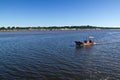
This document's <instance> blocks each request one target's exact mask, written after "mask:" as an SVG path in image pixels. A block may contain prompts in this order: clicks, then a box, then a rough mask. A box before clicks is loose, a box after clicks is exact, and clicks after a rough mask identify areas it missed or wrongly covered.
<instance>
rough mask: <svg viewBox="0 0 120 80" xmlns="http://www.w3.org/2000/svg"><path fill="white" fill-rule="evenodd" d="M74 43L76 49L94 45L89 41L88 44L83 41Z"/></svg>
mask: <svg viewBox="0 0 120 80" xmlns="http://www.w3.org/2000/svg"><path fill="white" fill-rule="evenodd" d="M75 43H76V46H77V47H84V46H90V45H94V44H96V43H95V42H91V41H89V42H86V41H84V42H81V41H75Z"/></svg>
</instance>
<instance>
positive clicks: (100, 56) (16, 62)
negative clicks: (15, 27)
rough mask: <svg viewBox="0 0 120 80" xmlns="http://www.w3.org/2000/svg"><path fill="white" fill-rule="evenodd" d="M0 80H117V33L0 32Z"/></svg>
mask: <svg viewBox="0 0 120 80" xmlns="http://www.w3.org/2000/svg"><path fill="white" fill-rule="evenodd" d="M89 35H91V36H94V37H95V38H94V41H96V42H98V43H100V44H97V45H94V46H90V47H84V48H76V47H75V44H74V41H75V40H81V41H83V40H84V39H86V38H87V36H89ZM0 80H120V30H86V31H84V30H82V31H79V30H78V31H18V32H0Z"/></svg>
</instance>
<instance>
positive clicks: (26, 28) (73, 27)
mask: <svg viewBox="0 0 120 80" xmlns="http://www.w3.org/2000/svg"><path fill="white" fill-rule="evenodd" d="M33 29H34V30H60V29H62V30H64V29H75V30H78V29H120V28H118V27H116V28H113V27H96V26H89V25H87V26H59V27H58V26H50V27H40V26H37V27H15V26H12V27H10V26H9V27H0V30H33Z"/></svg>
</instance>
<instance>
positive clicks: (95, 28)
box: [0, 27, 120, 32]
mask: <svg viewBox="0 0 120 80" xmlns="http://www.w3.org/2000/svg"><path fill="white" fill-rule="evenodd" d="M34 30H38V31H56V30H61V31H63V30H66V31H67V30H120V28H109V27H107V28H106V27H90V28H88V27H82V28H81V27H76V28H71V27H39V28H37V27H27V28H26V27H25V28H9V29H7V28H4V29H2V28H0V32H11V31H34Z"/></svg>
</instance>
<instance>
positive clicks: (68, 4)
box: [0, 0, 120, 27]
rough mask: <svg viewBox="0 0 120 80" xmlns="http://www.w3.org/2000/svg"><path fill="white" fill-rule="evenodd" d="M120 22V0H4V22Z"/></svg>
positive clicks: (0, 12)
mask: <svg viewBox="0 0 120 80" xmlns="http://www.w3.org/2000/svg"><path fill="white" fill-rule="evenodd" d="M66 25H68V26H76V25H77V26H79V25H93V26H105V27H107V26H110V27H119V26H120V0H0V26H6V27H7V26H21V27H24V26H25V27H26V26H66Z"/></svg>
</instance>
